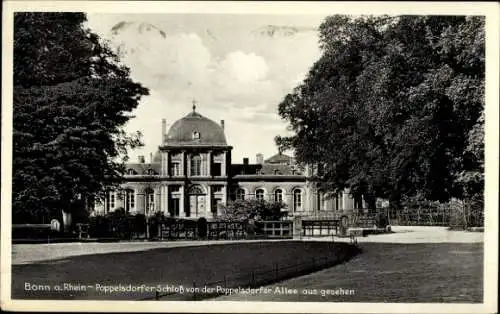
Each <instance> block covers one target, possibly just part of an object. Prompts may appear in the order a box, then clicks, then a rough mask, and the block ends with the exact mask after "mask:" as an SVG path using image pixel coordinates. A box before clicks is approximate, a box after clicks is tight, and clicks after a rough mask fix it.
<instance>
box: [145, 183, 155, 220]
mask: <svg viewBox="0 0 500 314" xmlns="http://www.w3.org/2000/svg"><path fill="white" fill-rule="evenodd" d="M145 194H146V210H145V214H146V215H151V214H152V213H154V211H155V193H154V191H153V190H152V189H146V191H145Z"/></svg>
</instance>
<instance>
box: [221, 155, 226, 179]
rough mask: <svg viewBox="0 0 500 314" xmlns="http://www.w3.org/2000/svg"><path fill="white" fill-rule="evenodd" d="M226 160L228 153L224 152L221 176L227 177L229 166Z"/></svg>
mask: <svg viewBox="0 0 500 314" xmlns="http://www.w3.org/2000/svg"><path fill="white" fill-rule="evenodd" d="M226 159H227V152H226V151H224V152H223V153H222V163H221V166H220V167H221V170H220V174H221V176H226V175H227V174H226V164H227V162H226V161H227V160H226Z"/></svg>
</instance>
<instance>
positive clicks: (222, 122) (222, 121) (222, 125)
mask: <svg viewBox="0 0 500 314" xmlns="http://www.w3.org/2000/svg"><path fill="white" fill-rule="evenodd" d="M220 126H221V127H222V130H223V131H224V120H220Z"/></svg>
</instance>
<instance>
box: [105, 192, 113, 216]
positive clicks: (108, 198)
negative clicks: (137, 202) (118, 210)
mask: <svg viewBox="0 0 500 314" xmlns="http://www.w3.org/2000/svg"><path fill="white" fill-rule="evenodd" d="M115 201H116V194H115V192H114V191H109V192H108V193H107V194H106V200H105V207H106V213H109V212H110V210H112V209H114V208H115Z"/></svg>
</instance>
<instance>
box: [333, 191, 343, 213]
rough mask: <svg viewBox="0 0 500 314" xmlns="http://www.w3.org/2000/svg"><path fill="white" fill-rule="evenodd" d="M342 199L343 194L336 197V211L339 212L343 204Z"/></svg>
mask: <svg viewBox="0 0 500 314" xmlns="http://www.w3.org/2000/svg"><path fill="white" fill-rule="evenodd" d="M341 197H342V194H341V193H339V194H337V195H335V210H339V209H340V207H341V203H340V201H341Z"/></svg>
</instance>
